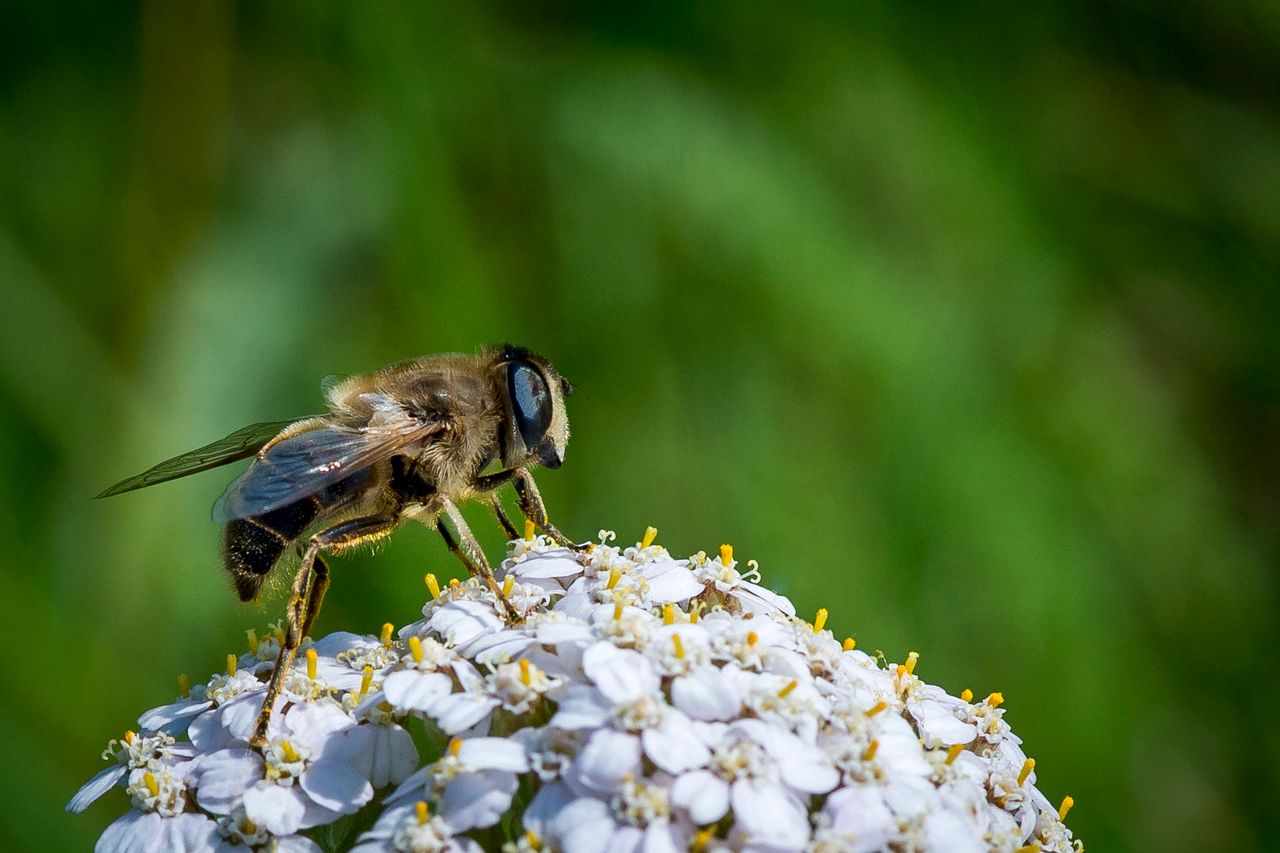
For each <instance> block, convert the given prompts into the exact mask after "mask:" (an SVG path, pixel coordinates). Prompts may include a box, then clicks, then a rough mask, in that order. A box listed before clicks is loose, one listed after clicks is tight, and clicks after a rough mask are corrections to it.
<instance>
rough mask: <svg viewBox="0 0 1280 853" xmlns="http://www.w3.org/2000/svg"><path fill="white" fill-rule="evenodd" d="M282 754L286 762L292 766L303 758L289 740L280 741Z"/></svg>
mask: <svg viewBox="0 0 1280 853" xmlns="http://www.w3.org/2000/svg"><path fill="white" fill-rule="evenodd" d="M280 754H281V755H283V756H284V760H285V761H287V762H289V763H290V764H296V763H297V762H299V761H301V760H302V756H301V755H298V750H296V749H294V748H293V744H291V743H289V741H288V740H282V741H280Z"/></svg>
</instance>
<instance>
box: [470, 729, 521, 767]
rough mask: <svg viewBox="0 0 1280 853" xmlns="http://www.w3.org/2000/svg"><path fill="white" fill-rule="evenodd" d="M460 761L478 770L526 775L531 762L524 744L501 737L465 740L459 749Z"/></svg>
mask: <svg viewBox="0 0 1280 853" xmlns="http://www.w3.org/2000/svg"><path fill="white" fill-rule="evenodd" d="M458 760H459V761H460V762H462V764H463V766H465V767H474V768H476V769H477V770H505V771H507V772H508V773H525V772H527V771H528V769H529V760H528V758H527V757H526V755H525V749H524V746H523V745H522V744H520V743H519V742H517V741H514V740H508V739H507V738H500V737H477V738H471V739H470V740H464V741H463V742H462V746H461V747H460V748H459V749H458Z"/></svg>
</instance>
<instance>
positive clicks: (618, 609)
mask: <svg viewBox="0 0 1280 853" xmlns="http://www.w3.org/2000/svg"><path fill="white" fill-rule="evenodd" d="M621 618H622V599H618V600H617V601H615V602H614V603H613V621H615V622H617V621H618V620H619V619H621Z"/></svg>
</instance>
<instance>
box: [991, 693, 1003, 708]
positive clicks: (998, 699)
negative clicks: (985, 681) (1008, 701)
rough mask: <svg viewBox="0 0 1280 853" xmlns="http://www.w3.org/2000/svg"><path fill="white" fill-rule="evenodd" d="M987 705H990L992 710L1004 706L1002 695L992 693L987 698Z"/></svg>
mask: <svg viewBox="0 0 1280 853" xmlns="http://www.w3.org/2000/svg"><path fill="white" fill-rule="evenodd" d="M987 704H988V705H990V706H991V707H992V708H999V707H1000V706H1001V705H1003V704H1004V694H1003V693H992V694H991V695H990V696H988V697H987Z"/></svg>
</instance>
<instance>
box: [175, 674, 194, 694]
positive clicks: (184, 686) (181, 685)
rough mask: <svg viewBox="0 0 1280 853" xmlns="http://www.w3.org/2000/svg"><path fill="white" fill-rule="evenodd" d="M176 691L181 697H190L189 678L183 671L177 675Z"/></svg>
mask: <svg viewBox="0 0 1280 853" xmlns="http://www.w3.org/2000/svg"><path fill="white" fill-rule="evenodd" d="M178 691H179V692H180V693H181V694H182V698H183V699H190V698H191V678H190V677H189V676H188V675H187V674H186V673H185V672H184V673H182V675H179V676H178Z"/></svg>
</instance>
